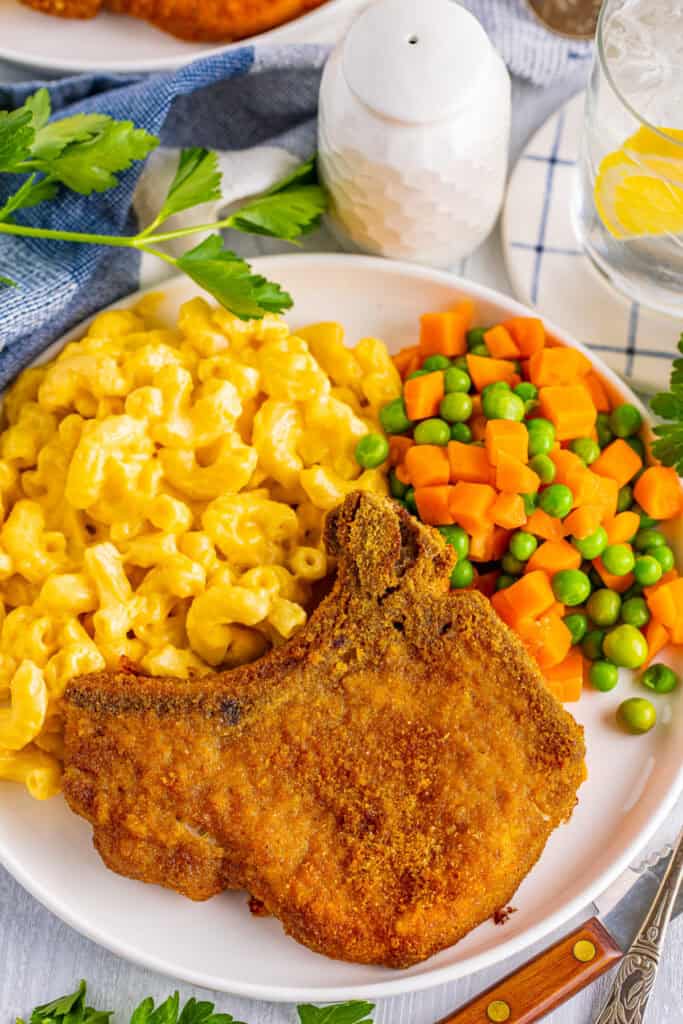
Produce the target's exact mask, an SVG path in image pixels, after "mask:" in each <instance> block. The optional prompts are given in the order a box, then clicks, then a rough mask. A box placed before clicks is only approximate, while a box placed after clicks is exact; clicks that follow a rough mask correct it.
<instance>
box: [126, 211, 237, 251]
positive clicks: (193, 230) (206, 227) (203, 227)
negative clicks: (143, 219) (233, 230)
mask: <svg viewBox="0 0 683 1024" xmlns="http://www.w3.org/2000/svg"><path fill="white" fill-rule="evenodd" d="M232 220H233V218H232V217H226V218H225V220H217V221H214V222H213V224H191V225H189V226H188V227H186V228H177V229H176V230H175V231H162V232H160V233H159V234H154V235H146V234H145V232H144V231H143V232H142V233H141V234H140V235H138V236H137V237H138V238H143V239H144V242H145V244H146V243H147V242H155V243H156V242H170V241H172V240H173V239H174V238H184V237H185V236H186V235H195V234H202V233H204V232H207V231H220V230H221V228H230V227H232ZM150 227H151V225H150Z"/></svg>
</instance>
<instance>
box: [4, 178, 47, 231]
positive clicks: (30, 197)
mask: <svg viewBox="0 0 683 1024" xmlns="http://www.w3.org/2000/svg"><path fill="white" fill-rule="evenodd" d="M57 187H58V186H57V184H56V183H55V182H54V181H49V180H48V179H47V178H41V179H40V180H36V175H35V174H32V175H31V177H30V178H27V179H26V181H25V182H24V183H23V185H22V186H21V187H20V188H19V189H17V191H16V192H15V193H14V195H11V196H10V197H9V199H8V200H7V202H6V203H5V205H4V206H0V222H2V221H8V220H9V219H10V217H11V216H12V214H13V213H16V211H17V210H25V209H27V208H28V207H29V206H37V205H38V203H42V202H44V200H46V199H52V197H53V196H54V194H55V193H56V191H57Z"/></svg>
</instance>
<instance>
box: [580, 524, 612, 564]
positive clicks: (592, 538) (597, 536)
mask: <svg viewBox="0 0 683 1024" xmlns="http://www.w3.org/2000/svg"><path fill="white" fill-rule="evenodd" d="M572 544H573V545H574V547H575V548H576V550H577V551H578V552H580V554H581V555H582V557H583V558H588V559H591V560H592V559H593V558H599V557H600V555H601V554H602V553H603V551H604V550H605V548H606V547H607V530H606V529H605V527H604V526H598V528H597V530H596V531H595V533H589V534H588V536H587V537H582V538H581V539H580V540H579V538H578V537H574V539H573V540H572Z"/></svg>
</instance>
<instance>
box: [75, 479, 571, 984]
mask: <svg viewBox="0 0 683 1024" xmlns="http://www.w3.org/2000/svg"><path fill="white" fill-rule="evenodd" d="M326 542H327V545H328V547H329V549H330V551H331V552H332V553H333V554H334V555H336V556H337V558H338V572H337V577H336V581H335V584H334V587H333V588H332V590H331V592H330V594H329V595H328V596H327V597H326V598H324V599H323V601H322V602H321V604H320V605H319V606H318V608H317V610H316V611H315V613H314V614H313V615H312V616H311V618H310V620H309V622H308V624H307V625H306V626H305V627H304V628H303V629H302V630H301V631H300V632H299V633H298V634H297V635H296V636H295V637H294V638H293V639H292V640H290V641H289V642H287V643H285V644H284V645H283V646H281V647H279V648H277V649H275V650H273V651H271V652H270V653H269V654H267V655H265V656H264V657H262V658H261V659H260V660H259V661H257V662H254V663H252V664H250V665H245V666H243V667H241V668H237V669H234V670H232V671H230V672H224V673H219V674H216V675H214V676H209V677H203V678H199V679H195V680H191V681H182V680H178V679H159V678H149V677H144V676H136V675H135V674H133V673H131V672H118V673H97V674H93V675H90V676H84V677H81V678H78V679H75V680H74V681H72V683H71V684H70V685H69V687H68V689H67V692H66V697H65V714H66V777H65V793H66V797H67V800H68V801H69V804H70V805H71V807H72V809H73V810H74V811H75V812H76V813H78V814H80V815H82V816H83V817H85V818H87V819H88V820H89V821H90V822H91V823H92V824H93V826H94V840H95V845H96V847H97V849H98V850H99V852H100V854H101V855H102V857H103V859H104V861H105V863H106V864H107V865H108V867H110V868H112V869H113V870H114V871H118V872H120V873H121V874H124V875H128V876H129V877H131V878H136V879H141V880H142V881H146V882H155V883H157V884H159V885H165V886H168V887H169V888H172V889H177V890H178V891H179V892H181V893H183V894H184V895H186V896H189V897H191V898H193V899H205V898H207V897H209V896H212V895H214V894H216V893H219V892H221V891H222V890H224V889H229V888H240V889H246V890H247V891H248V892H249V893H251V894H252V896H253V897H255V898H256V899H258V900H260V901H261V902H262V903H263V904H264V907H265V909H266V910H267V911H269V912H270V913H272V914H274V915H276V916H277V917H278V918H280V920H281V921H282V924H283V926H284V928H285V931H286V932H288V933H289V934H290V935H292V936H293V937H294V938H295V939H297V940H298V941H299V942H302V943H304V944H305V945H306V946H309V947H310V948H311V949H313V950H315V951H317V952H319V953H324V954H326V955H328V956H331V957H335V958H339V959H343V960H352V961H359V962H364V963H376V964H384V965H387V966H391V967H406V966H408V965H410V964H413V963H416V962H417V961H420V960H422V959H424V958H425V957H428V956H430V955H431V954H432V953H435V952H437V950H439V949H442V948H443V947H445V946H449V945H451V944H452V943H454V942H456V941H457V940H458V939H459V938H461V937H462V936H463V935H465V934H466V933H467V932H468V931H469V930H470V929H471V928H474V927H475V926H476V925H477V924H479V923H480V922H481V921H483V920H485V919H486V918H488V917H490V916H491V915H492V914H493V913H494V912H495V911H496V910H498V909H499V908H501V907H504V906H506V905H507V904H508V902H509V901H510V898H511V897H512V895H513V893H514V892H515V890H516V889H517V887H518V885H519V884H520V882H521V881H522V879H523V878H524V877H525V875H526V874H527V872H528V871H529V870H530V869H531V868H532V867H533V865H534V863H535V862H536V860H537V859H538V857H539V856H540V854H541V852H542V850H543V847H544V846H545V843H546V841H547V839H548V837H549V835H550V834H551V832H552V831H553V829H554V828H555V827H556V826H557V825H559V824H560V823H561V822H562V821H565V820H566V819H567V818H568V817H569V816H570V815H571V812H572V809H573V807H574V805H575V803H576V791H577V789H578V787H579V785H580V784H581V782H582V780H583V778H584V775H585V770H584V743H583V733H582V729H581V728H580V726H578V725H577V724H576V723H575V722H574V720H573V718H572V717H571V716H570V715H569V714H568V712H566V711H565V710H564V709H563V708H562V706H561V705H560V704H559V703H557V701H556V700H555V699H554V697H552V696H551V695H550V693H549V692H548V691H547V690H546V689H545V687H544V684H543V680H542V678H541V676H540V674H539V671H538V669H537V668H536V666H535V664H534V663H533V662H532V661H531V660H530V658H529V656H528V655H527V654H526V652H525V650H524V648H523V647H522V644H521V642H520V641H519V640H518V639H517V637H516V636H515V635H514V634H513V633H512V631H511V630H510V629H508V628H507V626H505V625H504V624H503V623H502V622H501V621H500V620H499V619H498V618H497V617H496V615H495V612H494V611H493V610H492V608H491V607H490V605H489V603H488V601H487V600H486V599H485V598H484V597H482V596H481V595H480V594H479V593H477V592H476V591H453V592H451V591H449V573H450V569H451V567H452V564H453V557H454V556H453V554H452V549H451V548H448V547H446V546H445V545H444V543H443V541H442V538H441V537H440V535H439V534H438V532H437V531H436V530H433V529H431V528H430V527H425V526H423V525H422V524H420V523H419V522H417V521H416V520H415V519H414V518H412V517H411V516H410V515H408V513H407V512H405V511H404V510H403V509H402V508H400V506H399V505H398V504H397V503H396V502H393V501H390V500H389V499H386V498H381V497H377V496H375V495H371V494H365V493H363V494H361V493H358V492H356V493H354V494H352V495H350V496H349V497H348V498H347V499H346V500H345V501H344V503H343V504H342V505H341V506H340V507H339V508H338V509H337V510H335V511H334V512H332V513H330V515H329V516H328V520H327V526H326Z"/></svg>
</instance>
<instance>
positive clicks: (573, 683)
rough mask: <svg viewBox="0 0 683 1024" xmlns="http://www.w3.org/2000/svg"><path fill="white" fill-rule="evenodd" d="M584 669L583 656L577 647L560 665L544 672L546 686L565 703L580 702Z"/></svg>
mask: <svg viewBox="0 0 683 1024" xmlns="http://www.w3.org/2000/svg"><path fill="white" fill-rule="evenodd" d="M583 668H584V666H583V655H582V654H581V651H580V650H579V649H578V648H576V647H575V648H574V649H573V650H570V652H569V654H568V655H567V656H566V658H564V659H563V661H561V662H560V663H559V664H558V665H553V666H551V667H550V668H547V669H545V670H544V673H543V675H544V678H545V684H546V686H547V687H548V689H549V690H550V692H551V693H552V694H553V696H554V697H556V698H557V700H559V701H562V702H563V703H569V702H570V701H576V700H579V698H580V697H581V693H582V691H583Z"/></svg>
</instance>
